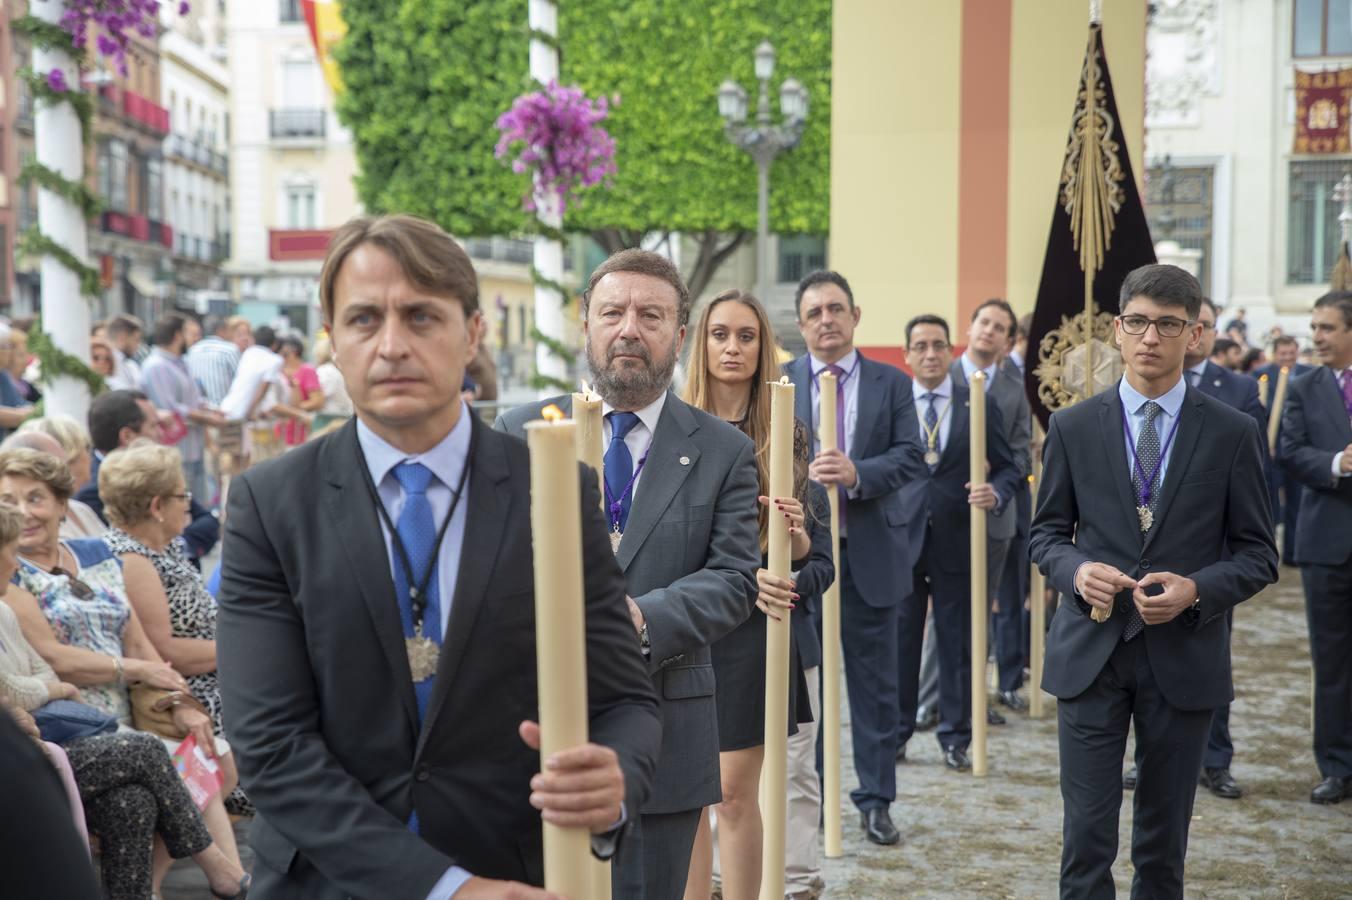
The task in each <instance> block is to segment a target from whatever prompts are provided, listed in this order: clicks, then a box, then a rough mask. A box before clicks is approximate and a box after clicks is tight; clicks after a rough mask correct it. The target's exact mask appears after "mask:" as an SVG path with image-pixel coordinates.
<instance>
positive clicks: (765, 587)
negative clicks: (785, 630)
mask: <svg viewBox="0 0 1352 900" xmlns="http://www.w3.org/2000/svg"><path fill="white" fill-rule="evenodd" d="M756 581H757V582H759V584H760V593H759V594H758V595H757V596H756V609H759V610H760V611H761V612H763V613H765V614H766V615H767V616H769V617H770V618H772V619H774V620H775V621H776V622H778V621H780V620H781V617H780V616H778V615H775V610H777V609H779V610H784V609H789V610H791V609H793V608H794V607H795V606H796V605H797V604H798V595H797V594H796V593H794V590H795V588H796V587H797V585H795V584H794V583H793V582H792V581H790V580H789V579H787V578H780V577H779V576H778V575H771V574H770V570H769V569H757V570H756Z"/></svg>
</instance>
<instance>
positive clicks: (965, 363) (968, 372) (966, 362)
mask: <svg viewBox="0 0 1352 900" xmlns="http://www.w3.org/2000/svg"><path fill="white" fill-rule="evenodd" d="M959 360H960V361H961V362H962V374H963V375H965V376H967V383H968V384H969V385H970V384H971V383H972V373H973V372H984V373H985V374H986V393H988V394H989V393H990V392H991V382H993V381H994V380H995V373H996V372H997V371H999V369H1000V365H999V363H991V364H990V365H989V366H986V367H985V368H982V367H981V366H978V365H977V364H976V363H975V362H974V361H973V360H972V358H971V357H969V356H968V355H967V354H966V353H964V354H963V355H962V356H961V357H959Z"/></svg>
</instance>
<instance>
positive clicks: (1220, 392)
mask: <svg viewBox="0 0 1352 900" xmlns="http://www.w3.org/2000/svg"><path fill="white" fill-rule="evenodd" d="M1197 390H1199V391H1201V392H1202V393H1203V394H1206V395H1207V396H1208V397H1214V398H1216V399H1217V400H1219V401H1221V402H1222V403H1224V404H1225V405H1226V406H1229V407H1231V408H1233V409H1237V410H1239V411H1240V412H1242V413H1245V414H1247V415H1249V416H1252V417H1253V420H1254V421H1255V422H1257V423H1258V440H1259V441H1260V442H1261V443H1262V447H1263V459H1264V460H1266V459H1267V458H1268V439H1267V427H1268V413H1267V407H1266V406H1264V405H1263V401H1262V400H1260V399H1259V398H1258V382H1257V381H1255V380H1253V379H1252V378H1250V377H1248V376H1247V375H1238V374H1236V373H1234V372H1231V371H1230V370H1229V369H1227V368H1225V367H1223V366H1218V365H1216V364H1215V363H1214V362H1212V361H1211V360H1207V364H1206V368H1205V369H1203V370H1202V379H1201V381H1199V382H1198V383H1197ZM1269 399H1271V398H1269Z"/></svg>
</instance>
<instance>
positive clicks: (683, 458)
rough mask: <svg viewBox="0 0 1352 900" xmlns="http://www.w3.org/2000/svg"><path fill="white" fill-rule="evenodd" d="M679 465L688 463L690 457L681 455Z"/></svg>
mask: <svg viewBox="0 0 1352 900" xmlns="http://www.w3.org/2000/svg"><path fill="white" fill-rule="evenodd" d="M681 465H683V466H688V465H690V457H688V456H682V457H681Z"/></svg>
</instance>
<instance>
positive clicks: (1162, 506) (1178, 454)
mask: <svg viewBox="0 0 1352 900" xmlns="http://www.w3.org/2000/svg"><path fill="white" fill-rule="evenodd" d="M1178 415H1179V420H1178V436H1177V437H1176V438H1174V447H1173V449H1172V450H1170V451H1169V458H1168V459H1169V462H1168V465H1169V467H1168V468H1167V469H1166V470H1165V472H1164V483H1163V484H1162V485H1160V500H1159V503H1157V504H1155V522H1156V527H1154V528H1151V529H1150V532H1149V533H1148V534H1147V535H1146V537H1145V546H1144V547H1142V548H1141V549H1142V551H1143V552H1144V551H1145V550H1146V549H1148V548H1149V547H1150V544H1151V542H1152V541H1154V539H1155V535H1157V534H1159V533H1160V528H1159V523H1162V522H1163V521H1164V519H1165V516H1167V515H1168V514H1169V506H1170V505H1171V504H1172V503H1173V502H1174V496H1175V495H1176V494H1178V485H1179V482H1181V481H1182V480H1183V478H1184V476H1186V475H1187V473H1188V466H1189V464H1190V463H1191V462H1192V454H1193V451H1194V450H1196V449H1197V440H1198V438H1200V437H1201V435H1202V425H1203V424H1204V420H1205V418H1206V412H1205V409H1204V407H1203V405H1202V400H1201V398H1199V397H1198V396H1197V395H1196V394H1195V393H1194V392H1193V391H1192V389H1191V388H1189V389H1188V391H1187V393H1186V394H1184V396H1183V405H1182V406H1181V407H1179V409H1178ZM1160 439H1161V440H1165V441H1167V440H1168V439H1169V436H1168V435H1167V434H1162V435H1160ZM1161 449H1163V447H1162V446H1161Z"/></svg>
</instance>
